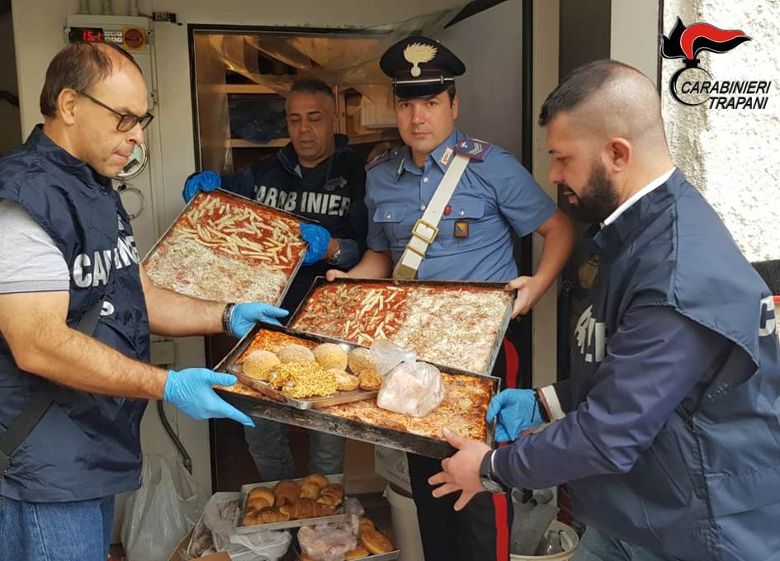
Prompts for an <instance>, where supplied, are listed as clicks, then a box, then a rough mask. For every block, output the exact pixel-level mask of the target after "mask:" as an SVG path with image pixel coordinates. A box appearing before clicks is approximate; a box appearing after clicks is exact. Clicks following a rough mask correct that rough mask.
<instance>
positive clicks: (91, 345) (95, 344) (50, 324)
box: [0, 291, 168, 399]
mask: <svg viewBox="0 0 780 561" xmlns="http://www.w3.org/2000/svg"><path fill="white" fill-rule="evenodd" d="M69 301H70V296H69V294H68V292H65V291H62V292H30V293H14V294H2V295H0V332H1V333H2V335H3V338H4V339H5V340H6V342H7V343H8V346H9V347H10V349H11V352H12V354H13V357H14V360H15V361H16V364H17V365H18V366H19V368H21V369H22V370H24V371H26V372H31V373H33V374H37V375H39V376H42V377H44V378H47V379H49V380H51V381H53V382H57V383H59V384H62V385H65V386H69V387H72V388H76V389H78V390H83V391H87V392H94V393H99V394H105V395H115V396H122V397H133V398H141V399H162V397H163V389H164V387H165V381H166V378H167V375H168V373H167V371H165V370H162V369H160V368H155V367H153V366H150V365H148V364H144V363H142V362H138V361H136V360H133V359H130V358H128V357H126V356H124V355H123V354H121V353H119V352H117V351H115V350H113V349H111V348H110V347H108V346H106V345H104V344H103V343H101V342H99V341H98V340H97V339H94V338H92V337H89V336H87V335H84V334H83V333H80V332H78V331H76V330H75V329H71V328H70V327H68V325H67V324H66V318H67V313H68V303H69Z"/></svg>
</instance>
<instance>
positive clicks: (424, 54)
mask: <svg viewBox="0 0 780 561" xmlns="http://www.w3.org/2000/svg"><path fill="white" fill-rule="evenodd" d="M435 56H436V47H434V46H433V45H428V44H425V43H412V44H411V45H409V46H408V47H406V48H405V49H404V59H406V62H408V63H410V64H411V65H412V70H411V73H412V77H414V78H417V77H419V76H420V74H422V70H420V66H419V65H420V64H422V63H424V62H431V61H432V60H433V58H434V57H435Z"/></svg>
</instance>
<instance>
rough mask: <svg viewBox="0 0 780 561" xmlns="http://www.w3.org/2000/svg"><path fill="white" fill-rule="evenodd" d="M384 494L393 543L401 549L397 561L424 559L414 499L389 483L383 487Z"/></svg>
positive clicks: (421, 560) (419, 560) (418, 560)
mask: <svg viewBox="0 0 780 561" xmlns="http://www.w3.org/2000/svg"><path fill="white" fill-rule="evenodd" d="M384 494H385V497H387V501H388V502H389V503H390V514H391V515H392V523H393V543H394V544H395V547H396V548H397V549H400V550H401V555H400V557H399V558H398V559H399V561H425V557H424V556H423V548H422V541H421V540H420V527H419V525H418V524H417V507H416V506H415V504H414V500H413V499H412V498H411V497H407V496H405V495H402V494H401V493H399V492H397V491H395V490H394V489H393V488H392V487H391V486H390V485H387V486H386V487H385V493H384Z"/></svg>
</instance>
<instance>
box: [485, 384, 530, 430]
mask: <svg viewBox="0 0 780 561" xmlns="http://www.w3.org/2000/svg"><path fill="white" fill-rule="evenodd" d="M539 407H540V406H539V402H538V401H537V400H536V393H535V392H534V391H533V390H504V391H502V392H501V393H499V394H498V395H497V396H496V397H494V398H493V399H491V400H490V405H489V406H488V410H487V421H488V423H492V422H493V419H495V418H498V422H497V423H496V434H495V437H496V442H507V441H510V440H516V439H517V437H518V436H520V432H521V431H523V430H525V429H530V428H533V427H535V426H537V425H541V424H542V422H543V421H542V415H541V413H540V412H539Z"/></svg>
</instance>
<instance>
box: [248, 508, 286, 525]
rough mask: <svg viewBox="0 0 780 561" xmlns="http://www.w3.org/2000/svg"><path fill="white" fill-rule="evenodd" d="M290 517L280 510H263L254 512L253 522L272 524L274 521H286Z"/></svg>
mask: <svg viewBox="0 0 780 561" xmlns="http://www.w3.org/2000/svg"><path fill="white" fill-rule="evenodd" d="M289 519H290V517H289V516H288V515H287V514H285V513H283V512H281V511H280V510H264V511H262V512H258V513H257V514H255V520H257V522H255V524H273V523H274V522H287V521H288V520H289Z"/></svg>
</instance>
